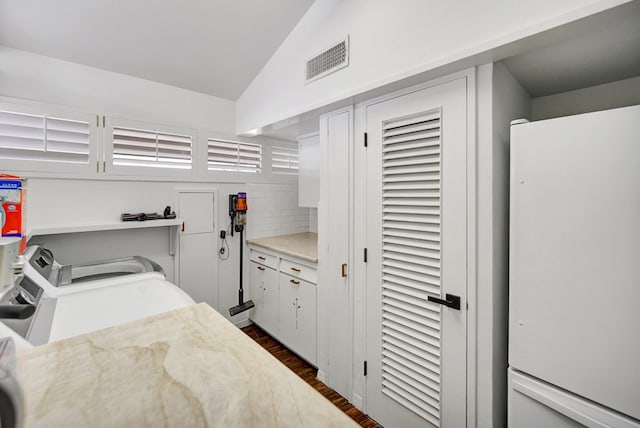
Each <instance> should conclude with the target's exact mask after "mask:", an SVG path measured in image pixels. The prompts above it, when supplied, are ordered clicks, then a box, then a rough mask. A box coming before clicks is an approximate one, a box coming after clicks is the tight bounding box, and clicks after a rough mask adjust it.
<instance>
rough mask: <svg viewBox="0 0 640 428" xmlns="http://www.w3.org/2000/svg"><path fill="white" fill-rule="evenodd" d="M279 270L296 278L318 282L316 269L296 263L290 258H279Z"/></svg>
mask: <svg viewBox="0 0 640 428" xmlns="http://www.w3.org/2000/svg"><path fill="white" fill-rule="evenodd" d="M280 272H282V273H286V274H287V275H291V276H294V277H296V278H300V279H304V280H305V281H309V282H312V283H314V284H316V283H317V282H318V272H317V271H316V269H314V268H312V267H309V266H306V265H303V264H300V263H296V262H294V261H292V260H287V259H280Z"/></svg>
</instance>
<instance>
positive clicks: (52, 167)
mask: <svg viewBox="0 0 640 428" xmlns="http://www.w3.org/2000/svg"><path fill="white" fill-rule="evenodd" d="M0 110H4V111H8V112H12V113H18V114H27V115H38V116H46V117H51V118H55V119H63V120H69V121H81V122H86V123H88V125H89V135H88V138H89V141H88V143H89V144H88V149H89V152H88V159H87V163H75V162H65V161H48V160H37V159H8V158H2V157H0V169H2V170H4V171H15V172H20V173H23V172H38V173H47V172H50V173H61V174H91V173H95V171H96V169H97V167H98V164H97V162H98V158H99V154H98V151H99V150H98V147H99V130H98V123H99V117H100V116H99V115H97V114H92V113H88V112H86V111H80V110H76V109H72V108H66V107H60V106H55V105H50V104H44V103H36V102H33V103H29V102H21V101H16V100H12V99H7V98H5V97H0Z"/></svg>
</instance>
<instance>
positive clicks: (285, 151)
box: [271, 146, 298, 174]
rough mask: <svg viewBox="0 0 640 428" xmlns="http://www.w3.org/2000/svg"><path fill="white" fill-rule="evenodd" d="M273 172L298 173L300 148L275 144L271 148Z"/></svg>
mask: <svg viewBox="0 0 640 428" xmlns="http://www.w3.org/2000/svg"><path fill="white" fill-rule="evenodd" d="M271 172H273V173H274V174H297V173H298V148H297V147H282V146H273V148H272V149H271Z"/></svg>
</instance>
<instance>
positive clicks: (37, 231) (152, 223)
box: [27, 218, 183, 255]
mask: <svg viewBox="0 0 640 428" xmlns="http://www.w3.org/2000/svg"><path fill="white" fill-rule="evenodd" d="M182 222H183V220H182V219H180V218H175V219H158V220H145V221H118V222H111V223H84V224H73V225H48V226H41V227H36V228H34V229H32V230H30V231H29V232H28V233H27V241H28V240H30V239H31V238H33V237H34V236H44V235H59V234H67V233H82V232H102V231H110V230H128V229H147V228H153V227H169V254H171V255H174V254H175V246H176V242H177V233H178V226H181V225H182Z"/></svg>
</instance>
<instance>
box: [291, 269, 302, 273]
mask: <svg viewBox="0 0 640 428" xmlns="http://www.w3.org/2000/svg"><path fill="white" fill-rule="evenodd" d="M291 270H292V271H294V272H300V269H298V268H291Z"/></svg>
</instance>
